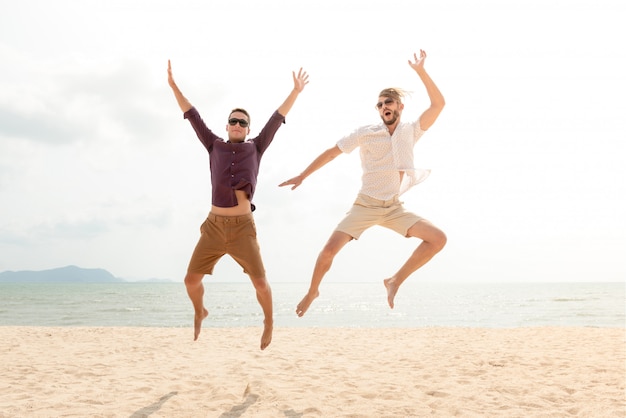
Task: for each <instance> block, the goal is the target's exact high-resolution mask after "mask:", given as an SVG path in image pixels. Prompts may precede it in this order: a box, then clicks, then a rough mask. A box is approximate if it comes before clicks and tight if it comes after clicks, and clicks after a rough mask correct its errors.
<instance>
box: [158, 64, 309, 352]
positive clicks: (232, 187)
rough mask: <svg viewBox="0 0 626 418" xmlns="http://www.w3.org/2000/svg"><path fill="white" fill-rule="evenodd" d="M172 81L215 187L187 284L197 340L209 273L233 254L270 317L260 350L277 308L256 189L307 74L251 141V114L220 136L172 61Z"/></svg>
mask: <svg viewBox="0 0 626 418" xmlns="http://www.w3.org/2000/svg"><path fill="white" fill-rule="evenodd" d="M167 74H168V83H169V85H170V87H171V88H172V91H173V92H174V96H175V97H176V101H177V102H178V106H179V107H180V109H181V110H182V111H183V114H184V118H185V119H188V120H189V122H190V123H191V126H192V127H193V128H194V130H195V131H196V134H197V135H198V138H199V139H200V141H201V142H202V144H203V145H204V146H205V148H206V149H207V151H208V152H209V162H210V167H211V184H212V204H211V212H210V213H209V216H208V217H207V219H206V221H205V222H204V223H203V224H202V226H201V228H200V232H201V234H200V239H199V241H198V244H197V245H196V248H195V250H194V252H193V254H192V256H191V260H190V261H189V266H188V268H187V275H186V276H185V286H186V288H187V294H188V295H189V298H190V299H191V302H192V303H193V307H194V311H195V315H194V341H195V340H197V339H198V336H199V335H200V330H201V328H202V321H203V320H204V318H206V317H207V316H208V315H209V312H208V311H207V310H206V309H205V307H204V300H203V297H204V286H203V285H202V279H203V278H204V275H205V274H212V273H213V268H214V267H215V264H217V262H218V261H219V259H220V258H221V257H222V256H223V255H225V254H228V255H230V256H231V257H232V258H233V259H234V260H235V261H236V262H237V263H238V264H239V265H240V266H241V267H242V268H243V270H244V272H245V273H246V274H248V275H249V276H250V279H251V280H252V284H253V285H254V288H255V289H256V296H257V300H258V301H259V304H260V305H261V308H262V309H263V314H264V316H265V319H264V321H263V324H264V329H263V334H262V336H261V350H264V349H265V348H266V347H267V346H268V345H269V344H270V342H271V341H272V329H273V307H272V291H271V288H270V285H269V283H268V282H267V279H266V278H265V268H264V267H263V261H262V259H261V253H260V250H259V244H258V242H257V239H256V227H255V224H254V218H253V217H252V211H254V209H255V206H254V204H252V198H253V196H254V191H255V188H256V182H257V175H258V172H259V163H260V161H261V157H262V156H263V153H264V152H265V150H266V149H267V147H268V146H269V145H270V143H271V142H272V139H273V138H274V135H275V134H276V131H277V130H278V128H280V125H281V124H283V123H284V122H285V116H287V113H289V110H291V107H292V106H293V104H294V103H295V101H296V98H297V97H298V95H299V94H300V93H301V92H302V90H303V89H304V86H305V85H306V84H308V82H309V81H308V78H309V76H308V75H307V73H306V71H302V68H300V71H298V74H297V75H296V73H295V72H293V73H292V76H293V90H292V91H291V93H290V94H289V96H287V99H285V101H284V102H283V104H281V105H280V107H279V108H278V109H277V110H276V111H275V112H274V114H273V115H272V116H271V117H270V119H269V121H268V122H267V123H266V124H265V126H264V127H263V129H262V130H261V132H260V133H259V135H258V136H257V137H256V138H253V139H250V140H246V136H247V135H248V134H249V133H250V127H249V125H250V115H249V114H248V112H247V111H246V110H244V109H241V108H237V109H233V110H232V111H231V112H230V115H229V116H228V123H227V124H226V132H227V133H228V140H227V141H225V140H224V139H222V138H220V137H218V136H217V135H215V134H214V133H213V132H212V131H211V130H210V129H209V128H207V126H206V125H205V124H204V121H203V120H202V118H201V117H200V114H199V113H198V111H197V110H196V108H195V107H193V106H192V105H191V103H190V102H189V100H187V99H186V98H185V96H183V94H182V93H181V91H180V89H179V88H178V86H177V85H176V82H175V81H174V77H173V76H172V65H171V63H170V61H168V63H167Z"/></svg>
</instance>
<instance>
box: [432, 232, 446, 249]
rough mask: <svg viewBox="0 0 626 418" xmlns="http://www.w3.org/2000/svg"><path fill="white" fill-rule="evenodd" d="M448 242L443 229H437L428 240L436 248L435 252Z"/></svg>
mask: <svg viewBox="0 0 626 418" xmlns="http://www.w3.org/2000/svg"><path fill="white" fill-rule="evenodd" d="M447 242H448V237H447V236H446V234H445V233H444V232H443V231H438V232H437V234H435V235H434V237H433V238H432V239H431V240H430V243H431V244H432V246H433V247H434V248H435V249H436V250H437V252H439V251H441V250H442V249H443V247H445V246H446V243H447Z"/></svg>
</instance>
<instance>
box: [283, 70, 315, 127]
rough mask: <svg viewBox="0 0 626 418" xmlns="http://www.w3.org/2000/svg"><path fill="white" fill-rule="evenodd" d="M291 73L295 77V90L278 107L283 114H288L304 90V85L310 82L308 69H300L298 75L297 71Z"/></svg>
mask: <svg viewBox="0 0 626 418" xmlns="http://www.w3.org/2000/svg"><path fill="white" fill-rule="evenodd" d="M291 74H292V77H293V90H291V93H289V96H287V98H286V99H285V101H284V102H283V104H281V105H280V107H279V108H278V113H280V114H281V115H283V116H287V113H289V111H290V110H291V107H292V106H293V104H294V103H295V102H296V99H297V98H298V95H299V94H300V93H301V92H302V90H304V86H306V85H307V84H309V76H308V74H307V73H306V71H302V68H300V71H298V75H297V76H296V73H295V71H292V72H291Z"/></svg>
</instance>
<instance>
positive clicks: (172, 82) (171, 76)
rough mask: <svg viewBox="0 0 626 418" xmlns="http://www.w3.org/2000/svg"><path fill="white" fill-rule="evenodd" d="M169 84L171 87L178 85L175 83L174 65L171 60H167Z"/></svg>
mask: <svg viewBox="0 0 626 418" xmlns="http://www.w3.org/2000/svg"><path fill="white" fill-rule="evenodd" d="M167 82H168V84H169V85H170V86H171V87H173V86H174V85H176V83H175V82H174V76H173V75H172V63H171V62H170V60H167Z"/></svg>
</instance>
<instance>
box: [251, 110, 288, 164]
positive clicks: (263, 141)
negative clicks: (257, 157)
mask: <svg viewBox="0 0 626 418" xmlns="http://www.w3.org/2000/svg"><path fill="white" fill-rule="evenodd" d="M283 123H285V117H284V116H283V115H281V114H280V113H278V111H275V112H274V113H273V114H272V116H271V117H270V119H269V120H268V121H267V123H266V124H265V126H264V127H263V129H262V130H261V132H260V133H259V135H258V136H257V137H256V138H254V139H253V140H252V142H254V143H255V145H256V146H257V149H258V150H259V152H260V153H261V154H263V152H265V150H266V149H267V147H269V146H270V144H271V143H272V140H273V139H274V135H276V131H278V128H280V127H281V125H282V124H283Z"/></svg>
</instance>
